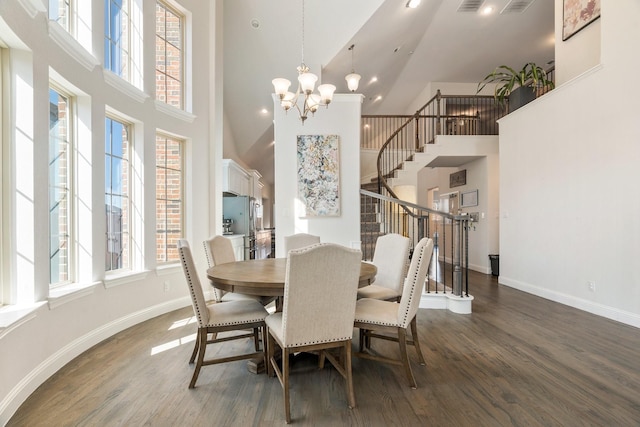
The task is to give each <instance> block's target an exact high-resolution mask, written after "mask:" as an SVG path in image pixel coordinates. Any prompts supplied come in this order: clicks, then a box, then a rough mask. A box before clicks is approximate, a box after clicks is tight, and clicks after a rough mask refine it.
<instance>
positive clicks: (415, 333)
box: [411, 316, 427, 366]
mask: <svg viewBox="0 0 640 427" xmlns="http://www.w3.org/2000/svg"><path fill="white" fill-rule="evenodd" d="M411 338H413V345H414V347H415V348H416V353H418V360H419V361H420V364H421V365H422V366H425V365H426V364H427V362H425V361H424V357H423V356H422V349H421V348H420V341H419V340H418V325H417V323H416V318H415V316H414V318H413V320H412V321H411Z"/></svg>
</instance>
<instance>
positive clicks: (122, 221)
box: [104, 117, 131, 271]
mask: <svg viewBox="0 0 640 427" xmlns="http://www.w3.org/2000/svg"><path fill="white" fill-rule="evenodd" d="M129 135H130V129H129V125H128V124H125V123H122V122H119V121H117V120H116V119H113V118H109V117H107V118H106V121H105V162H104V169H105V177H104V179H105V199H104V204H105V214H106V221H107V233H106V260H105V269H106V271H111V270H118V269H127V268H130V267H131V264H130V262H131V259H130V258H131V256H130V232H131V230H130V227H131V218H130V211H131V209H130V197H131V194H130V154H129V153H130V149H131V141H130V140H129Z"/></svg>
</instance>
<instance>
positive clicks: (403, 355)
mask: <svg viewBox="0 0 640 427" xmlns="http://www.w3.org/2000/svg"><path fill="white" fill-rule="evenodd" d="M432 253H433V240H431V239H429V238H427V237H425V238H423V239H421V240H420V241H419V242H418V244H417V245H416V247H415V249H414V251H413V257H412V258H411V264H410V265H409V273H408V274H407V278H406V280H405V283H404V289H403V290H402V297H401V298H400V303H397V302H392V301H381V300H377V299H372V298H363V299H359V300H358V302H357V303H356V315H355V322H354V326H355V327H356V328H360V334H359V336H360V349H359V351H358V352H357V353H355V356H356V357H361V358H364V359H370V360H376V361H379V362H385V363H391V364H394V365H401V366H403V367H404V370H405V373H406V375H407V379H408V380H409V385H410V386H411V388H416V387H417V385H416V380H415V378H414V376H413V372H412V371H411V365H410V363H409V355H408V353H407V345H413V346H414V347H415V349H416V353H417V354H418V360H419V361H420V364H421V365H425V361H424V357H423V356H422V350H421V349H420V342H419V340H418V328H417V325H416V314H417V313H418V307H419V305H420V293H421V292H422V289H423V288H424V282H425V280H426V278H427V273H428V271H429V263H430V262H431V255H432ZM409 327H411V338H412V339H411V340H409V339H407V331H408V329H409ZM372 338H381V339H385V340H390V341H396V342H398V344H399V346H400V359H392V358H390V357H384V356H379V355H374V354H371V353H367V352H366V351H365V347H370V346H371V339H372Z"/></svg>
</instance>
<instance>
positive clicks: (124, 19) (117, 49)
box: [104, 0, 131, 81]
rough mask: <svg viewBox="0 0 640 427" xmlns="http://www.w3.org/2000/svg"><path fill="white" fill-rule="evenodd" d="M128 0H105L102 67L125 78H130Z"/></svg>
mask: <svg viewBox="0 0 640 427" xmlns="http://www.w3.org/2000/svg"><path fill="white" fill-rule="evenodd" d="M129 11H130V0H105V4H104V21H105V22H104V32H105V34H104V67H105V68H106V69H108V70H110V71H113V72H114V73H115V74H117V75H118V76H120V77H122V78H123V79H125V80H128V81H130V80H131V74H130V70H131V64H130V61H131V57H130V48H131V46H130V36H131V19H130V13H129Z"/></svg>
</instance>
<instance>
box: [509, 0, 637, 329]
mask: <svg viewBox="0 0 640 427" xmlns="http://www.w3.org/2000/svg"><path fill="white" fill-rule="evenodd" d="M556 3H557V4H558V3H561V1H560V0H556ZM600 21H601V22H600V30H601V31H600V32H601V47H602V49H601V57H602V63H601V65H600V66H597V67H595V68H594V69H591V70H589V71H587V72H584V73H583V74H580V75H579V76H578V77H576V78H575V79H573V80H570V81H567V82H566V83H564V84H562V85H560V86H558V87H557V88H556V89H554V90H553V91H551V92H550V93H548V94H546V95H545V96H543V97H542V98H539V99H538V100H536V101H534V102H532V103H531V104H528V105H527V106H525V107H523V108H521V109H519V110H517V111H515V112H514V113H512V114H510V115H508V116H507V117H506V118H504V119H502V120H501V121H500V211H501V221H500V279H499V280H500V282H501V283H503V284H505V285H509V286H513V287H515V288H519V289H522V290H525V291H528V292H531V293H534V294H537V295H540V296H542V297H545V298H549V299H552V300H555V301H558V302H561V303H564V304H568V305H571V306H574V307H578V308H580V309H583V310H586V311H590V312H592V313H596V314H599V315H602V316H605V317H608V318H611V319H615V320H618V321H621V322H624V323H627V324H630V325H634V326H636V327H640V274H639V273H638V268H637V260H638V259H639V258H640V246H639V244H638V242H639V239H638V236H640V222H638V221H637V218H638V217H640V198H639V197H637V193H638V190H637V183H638V182H640V173H639V172H638V159H640V144H638V141H640V120H638V117H637V115H638V114H637V113H638V108H637V102H638V101H637V98H638V97H637V96H636V95H637V93H638V90H637V88H636V87H635V85H633V84H632V85H629V77H630V76H633V74H634V71H633V70H637V69H638V68H639V66H640V58H639V57H638V55H632V54H630V51H629V42H630V40H640V3H639V2H637V1H636V0H620V1H616V2H602V18H601V20H600ZM583 36H585V37H589V32H584V31H582V32H580V33H578V34H576V35H575V36H574V37H573V38H572V39H570V40H569V42H571V44H578V43H579V42H580V38H581V37H583ZM574 39H575V40H574ZM574 42H575V43H574ZM556 43H557V44H562V43H563V42H562V39H561V28H556ZM567 46H569V44H568V45H567ZM558 53H562V55H559V56H557V57H556V66H557V68H558V70H559V71H560V70H561V69H562V68H563V67H564V66H565V62H567V61H572V60H573V58H574V55H573V53H571V54H569V53H567V54H566V55H564V53H565V49H559V50H558ZM590 281H593V282H595V291H593V292H592V291H590V290H589V286H588V282H590Z"/></svg>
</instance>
